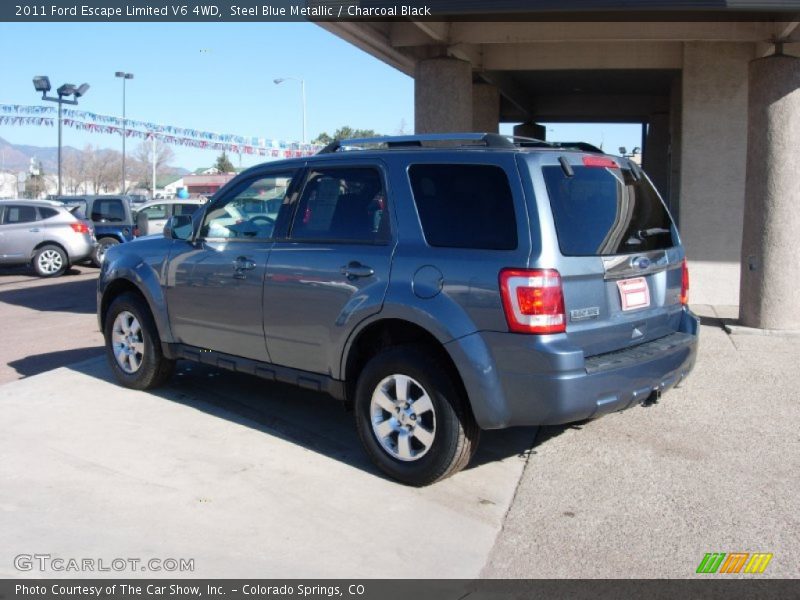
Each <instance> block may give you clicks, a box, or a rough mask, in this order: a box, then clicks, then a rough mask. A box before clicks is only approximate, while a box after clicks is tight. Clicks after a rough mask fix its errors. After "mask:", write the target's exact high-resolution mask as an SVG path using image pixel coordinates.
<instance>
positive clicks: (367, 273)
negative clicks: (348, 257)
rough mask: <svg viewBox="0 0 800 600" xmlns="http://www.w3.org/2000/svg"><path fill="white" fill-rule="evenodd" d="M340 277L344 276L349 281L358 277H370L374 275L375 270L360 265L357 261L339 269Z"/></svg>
mask: <svg viewBox="0 0 800 600" xmlns="http://www.w3.org/2000/svg"><path fill="white" fill-rule="evenodd" d="M341 273H342V275H346V276H347V278H348V279H350V280H351V281H352V280H353V279H358V278H359V277H371V276H373V275H374V274H375V269H373V268H372V267H368V266H367V265H362V264H361V263H360V262H358V261H352V262H350V263H349V264H347V265H345V266H343V267H342V268H341Z"/></svg>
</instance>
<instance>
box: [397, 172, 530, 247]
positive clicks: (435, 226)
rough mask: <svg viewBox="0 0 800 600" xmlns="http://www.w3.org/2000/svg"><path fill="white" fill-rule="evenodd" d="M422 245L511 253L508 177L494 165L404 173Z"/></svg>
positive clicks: (512, 227) (512, 235)
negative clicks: (409, 184) (507, 251)
mask: <svg viewBox="0 0 800 600" xmlns="http://www.w3.org/2000/svg"><path fill="white" fill-rule="evenodd" d="M408 175H409V178H410V180H411V190H412V192H413V193H414V202H415V203H416V205H417V212H418V213H419V218H420V222H421V223H422V231H423V233H424V234H425V240H426V241H427V242H428V244H429V245H431V246H439V247H443V248H476V249H485V250H513V249H515V248H516V247H517V221H516V218H515V216H514V199H513V197H512V195H511V186H510V185H509V183H508V176H507V175H506V173H505V171H504V170H503V169H501V168H500V167H496V166H492V165H453V164H418V165H411V167H409V169H408Z"/></svg>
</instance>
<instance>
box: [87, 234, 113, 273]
mask: <svg viewBox="0 0 800 600" xmlns="http://www.w3.org/2000/svg"><path fill="white" fill-rule="evenodd" d="M118 245H119V240H117V239H115V238H110V237H104V238H100V239H99V240H97V246H95V249H94V254H92V262H93V263H94V266H95V267H99V266H101V265H102V264H103V261H104V260H105V258H106V252H108V249H109V248H113V247H114V246H118Z"/></svg>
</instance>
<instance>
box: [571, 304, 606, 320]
mask: <svg viewBox="0 0 800 600" xmlns="http://www.w3.org/2000/svg"><path fill="white" fill-rule="evenodd" d="M599 316H600V307H599V306H588V307H586V308H576V309H574V310H571V311H569V320H570V321H585V320H586V319H596V318H597V317H599Z"/></svg>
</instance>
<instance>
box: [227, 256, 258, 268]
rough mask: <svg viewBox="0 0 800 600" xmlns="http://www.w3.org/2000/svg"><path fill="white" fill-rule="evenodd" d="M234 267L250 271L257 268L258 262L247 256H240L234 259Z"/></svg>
mask: <svg viewBox="0 0 800 600" xmlns="http://www.w3.org/2000/svg"><path fill="white" fill-rule="evenodd" d="M233 268H234V269H235V270H237V271H249V270H250V269H255V268H256V263H255V261H254V260H250V259H249V258H247V257H244V256H239V257H237V258H236V260H234V261H233Z"/></svg>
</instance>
